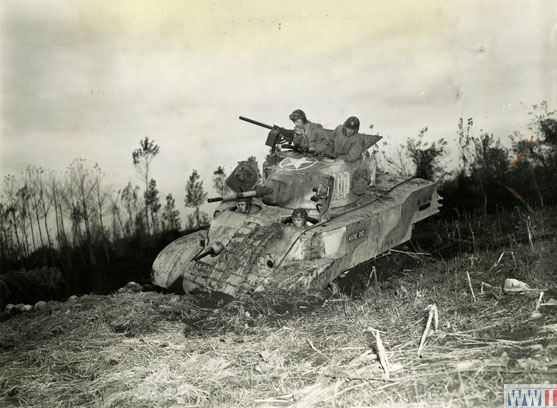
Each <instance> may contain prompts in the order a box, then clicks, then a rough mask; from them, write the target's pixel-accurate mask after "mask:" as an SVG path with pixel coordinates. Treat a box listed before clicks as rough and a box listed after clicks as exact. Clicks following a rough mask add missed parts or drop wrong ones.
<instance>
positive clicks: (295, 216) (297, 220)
mask: <svg viewBox="0 0 557 408" xmlns="http://www.w3.org/2000/svg"><path fill="white" fill-rule="evenodd" d="M307 220H308V213H307V211H306V210H304V209H303V208H296V209H295V210H294V211H292V224H294V225H295V226H296V227H298V228H301V227H305V226H306V221H307Z"/></svg>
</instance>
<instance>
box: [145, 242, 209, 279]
mask: <svg viewBox="0 0 557 408" xmlns="http://www.w3.org/2000/svg"><path fill="white" fill-rule="evenodd" d="M205 233H206V232H205V231H196V232H194V233H193V234H189V235H185V236H183V237H180V238H178V239H177V240H175V241H173V242H172V243H170V244H169V245H168V246H166V248H164V249H163V250H162V251H161V253H160V254H159V255H158V256H157V258H156V259H155V262H154V263H153V270H152V271H151V282H152V283H153V284H155V285H157V286H160V287H163V288H169V287H170V286H172V284H173V283H174V282H176V280H178V278H179V277H180V276H182V275H183V274H184V272H186V271H187V270H188V267H189V265H190V261H191V259H192V258H193V257H194V256H195V255H196V254H197V253H198V252H199V249H198V246H197V240H198V237H200V236H203V235H204V234H205ZM192 289H193V288H192Z"/></svg>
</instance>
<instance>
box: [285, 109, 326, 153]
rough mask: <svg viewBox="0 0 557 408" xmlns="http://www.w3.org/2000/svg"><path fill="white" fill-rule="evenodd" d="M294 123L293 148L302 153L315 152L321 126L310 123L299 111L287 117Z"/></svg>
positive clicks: (301, 111)
mask: <svg viewBox="0 0 557 408" xmlns="http://www.w3.org/2000/svg"><path fill="white" fill-rule="evenodd" d="M289 118H290V120H291V121H292V122H294V140H293V142H294V146H297V147H298V148H299V149H300V150H302V151H304V152H309V151H315V147H316V143H317V142H319V141H320V135H319V133H320V132H321V131H322V130H323V126H321V125H320V124H319V123H313V122H310V121H309V120H308V119H307V117H306V114H305V113H304V111H303V110H301V109H296V110H295V111H294V112H292V113H291V114H290V116H289Z"/></svg>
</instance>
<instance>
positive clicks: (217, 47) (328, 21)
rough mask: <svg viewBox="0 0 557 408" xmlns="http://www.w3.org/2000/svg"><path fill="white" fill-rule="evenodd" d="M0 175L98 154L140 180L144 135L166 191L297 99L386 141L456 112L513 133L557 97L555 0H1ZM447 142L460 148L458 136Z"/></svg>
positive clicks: (115, 181)
mask: <svg viewBox="0 0 557 408" xmlns="http://www.w3.org/2000/svg"><path fill="white" fill-rule="evenodd" d="M0 24H1V26H0V27H1V28H0V30H1V35H0V61H1V62H0V88H1V93H0V176H2V177H3V176H5V175H7V174H14V175H20V174H21V172H23V171H24V170H25V168H26V167H27V166H28V165H34V166H40V167H43V168H45V169H52V170H60V171H62V170H63V169H64V168H65V167H67V165H68V164H69V163H70V162H71V161H72V160H73V159H74V158H76V157H79V156H82V157H85V158H86V159H88V160H89V161H90V162H91V163H98V164H99V165H100V167H101V168H102V169H103V171H104V172H105V173H106V174H107V180H108V181H109V182H110V183H112V185H113V186H114V188H115V189H120V188H122V187H124V186H125V185H126V184H127V183H128V182H129V181H132V182H133V183H134V184H139V185H141V179H140V178H139V177H138V176H137V174H136V172H135V170H134V167H133V162H132V156H131V153H132V151H133V150H134V149H135V148H137V147H139V141H140V139H143V138H144V137H145V136H147V137H149V138H150V139H153V140H155V142H156V143H157V144H158V145H159V146H160V154H159V155H158V156H157V157H156V158H155V159H154V161H153V163H152V172H151V176H152V177H153V178H155V179H156V180H157V185H158V188H159V190H160V192H161V198H164V196H166V194H168V193H169V192H171V193H173V195H174V196H175V197H176V198H177V200H176V201H177V205H178V208H179V209H180V210H181V212H182V214H184V212H185V211H184V210H185V208H184V207H183V197H184V187H185V184H186V181H187V178H188V176H189V175H190V174H191V172H192V170H193V169H196V170H198V172H199V173H200V175H201V177H202V179H203V180H204V183H205V186H206V187H208V190H209V193H210V194H211V195H212V194H213V193H214V192H213V191H212V188H211V176H212V172H213V171H214V170H215V169H216V168H217V166H219V165H222V166H224V168H225V169H226V171H227V173H230V172H231V171H232V169H233V168H234V166H235V164H236V163H237V162H238V161H240V160H244V159H246V158H247V157H248V156H251V155H255V156H256V157H258V158H259V159H260V163H261V162H262V160H263V158H264V155H265V154H266V152H267V148H266V146H265V145H264V142H265V138H266V133H267V130H265V129H263V128H259V127H256V126H253V125H250V124H248V123H245V122H242V121H239V120H238V116H240V115H242V116H247V117H250V118H253V119H256V120H258V121H261V122H264V123H268V124H277V125H279V126H283V127H291V126H292V123H291V122H290V121H289V120H288V115H289V113H290V112H292V111H293V110H294V109H303V110H304V111H305V112H306V114H307V116H308V118H309V119H310V120H312V121H314V122H318V123H321V124H322V125H324V126H325V127H328V128H334V127H335V126H337V125H338V124H341V123H342V122H343V121H344V120H345V119H346V118H347V117H348V116H352V115H355V116H358V117H359V118H360V121H361V123H362V127H361V129H368V128H369V126H370V125H373V126H374V128H373V131H374V132H379V133H380V134H381V135H383V136H384V137H385V140H388V141H389V142H390V143H391V144H398V143H403V142H404V141H405V140H406V139H407V138H409V137H415V136H416V135H417V134H418V131H419V130H420V129H421V128H423V127H425V126H427V127H428V129H429V131H428V132H427V138H428V140H432V141H433V140H437V139H439V138H445V139H447V140H449V141H451V140H453V139H455V138H456V129H457V122H458V119H459V118H460V117H463V118H465V119H466V118H468V117H472V118H474V129H475V130H474V131H475V132H476V133H477V134H478V133H479V132H480V130H481V129H482V130H484V131H488V132H490V133H494V134H495V135H496V136H499V137H500V138H502V139H503V140H505V139H508V136H509V135H510V134H512V132H513V131H515V130H519V131H521V132H523V134H524V135H525V137H527V136H526V135H527V133H528V130H527V124H528V117H527V112H528V111H529V108H530V107H531V106H532V105H533V104H539V103H540V102H541V101H543V100H546V101H548V102H549V105H550V106H551V107H553V108H555V107H556V105H557V44H556V41H557V2H555V1H553V0H529V1H524V0H490V1H485V0H482V1H476V0H469V1H465V0H451V1H447V0H443V1H437V0H430V1H414V0H408V1H404V0H391V1H388V2H385V1H377V0H374V1H372V0H359V1H356V0H352V1H351V0H345V1H343V2H337V1H329V0H320V1H313V0H306V1H303V2H301V1H290V0H286V1H280V2H264V1H251V0H249V1H248V0H246V1H239V0H219V1H196V0H181V1H155V0H151V1H137V0H129V1H128V0H119V1H113V0H111V1H108V0H96V1H94V2H90V1H76V0H48V1H47V0H35V1H21V0H2V2H1V3H0ZM451 149H452V150H453V151H456V150H457V147H456V145H452V146H451Z"/></svg>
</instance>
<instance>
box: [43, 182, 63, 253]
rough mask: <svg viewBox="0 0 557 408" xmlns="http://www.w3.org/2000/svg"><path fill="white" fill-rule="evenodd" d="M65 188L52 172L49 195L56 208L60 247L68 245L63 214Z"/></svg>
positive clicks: (57, 233) (55, 215)
mask: <svg viewBox="0 0 557 408" xmlns="http://www.w3.org/2000/svg"><path fill="white" fill-rule="evenodd" d="M63 194H64V192H63V186H62V182H61V181H60V179H59V178H58V177H57V175H56V173H54V172H50V173H49V175H48V179H47V195H48V199H49V201H50V202H51V203H52V204H53V206H54V217H55V221H56V237H57V240H58V245H59V247H63V246H66V245H68V240H67V237H66V230H65V226H64V214H63V212H62V196H63Z"/></svg>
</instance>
